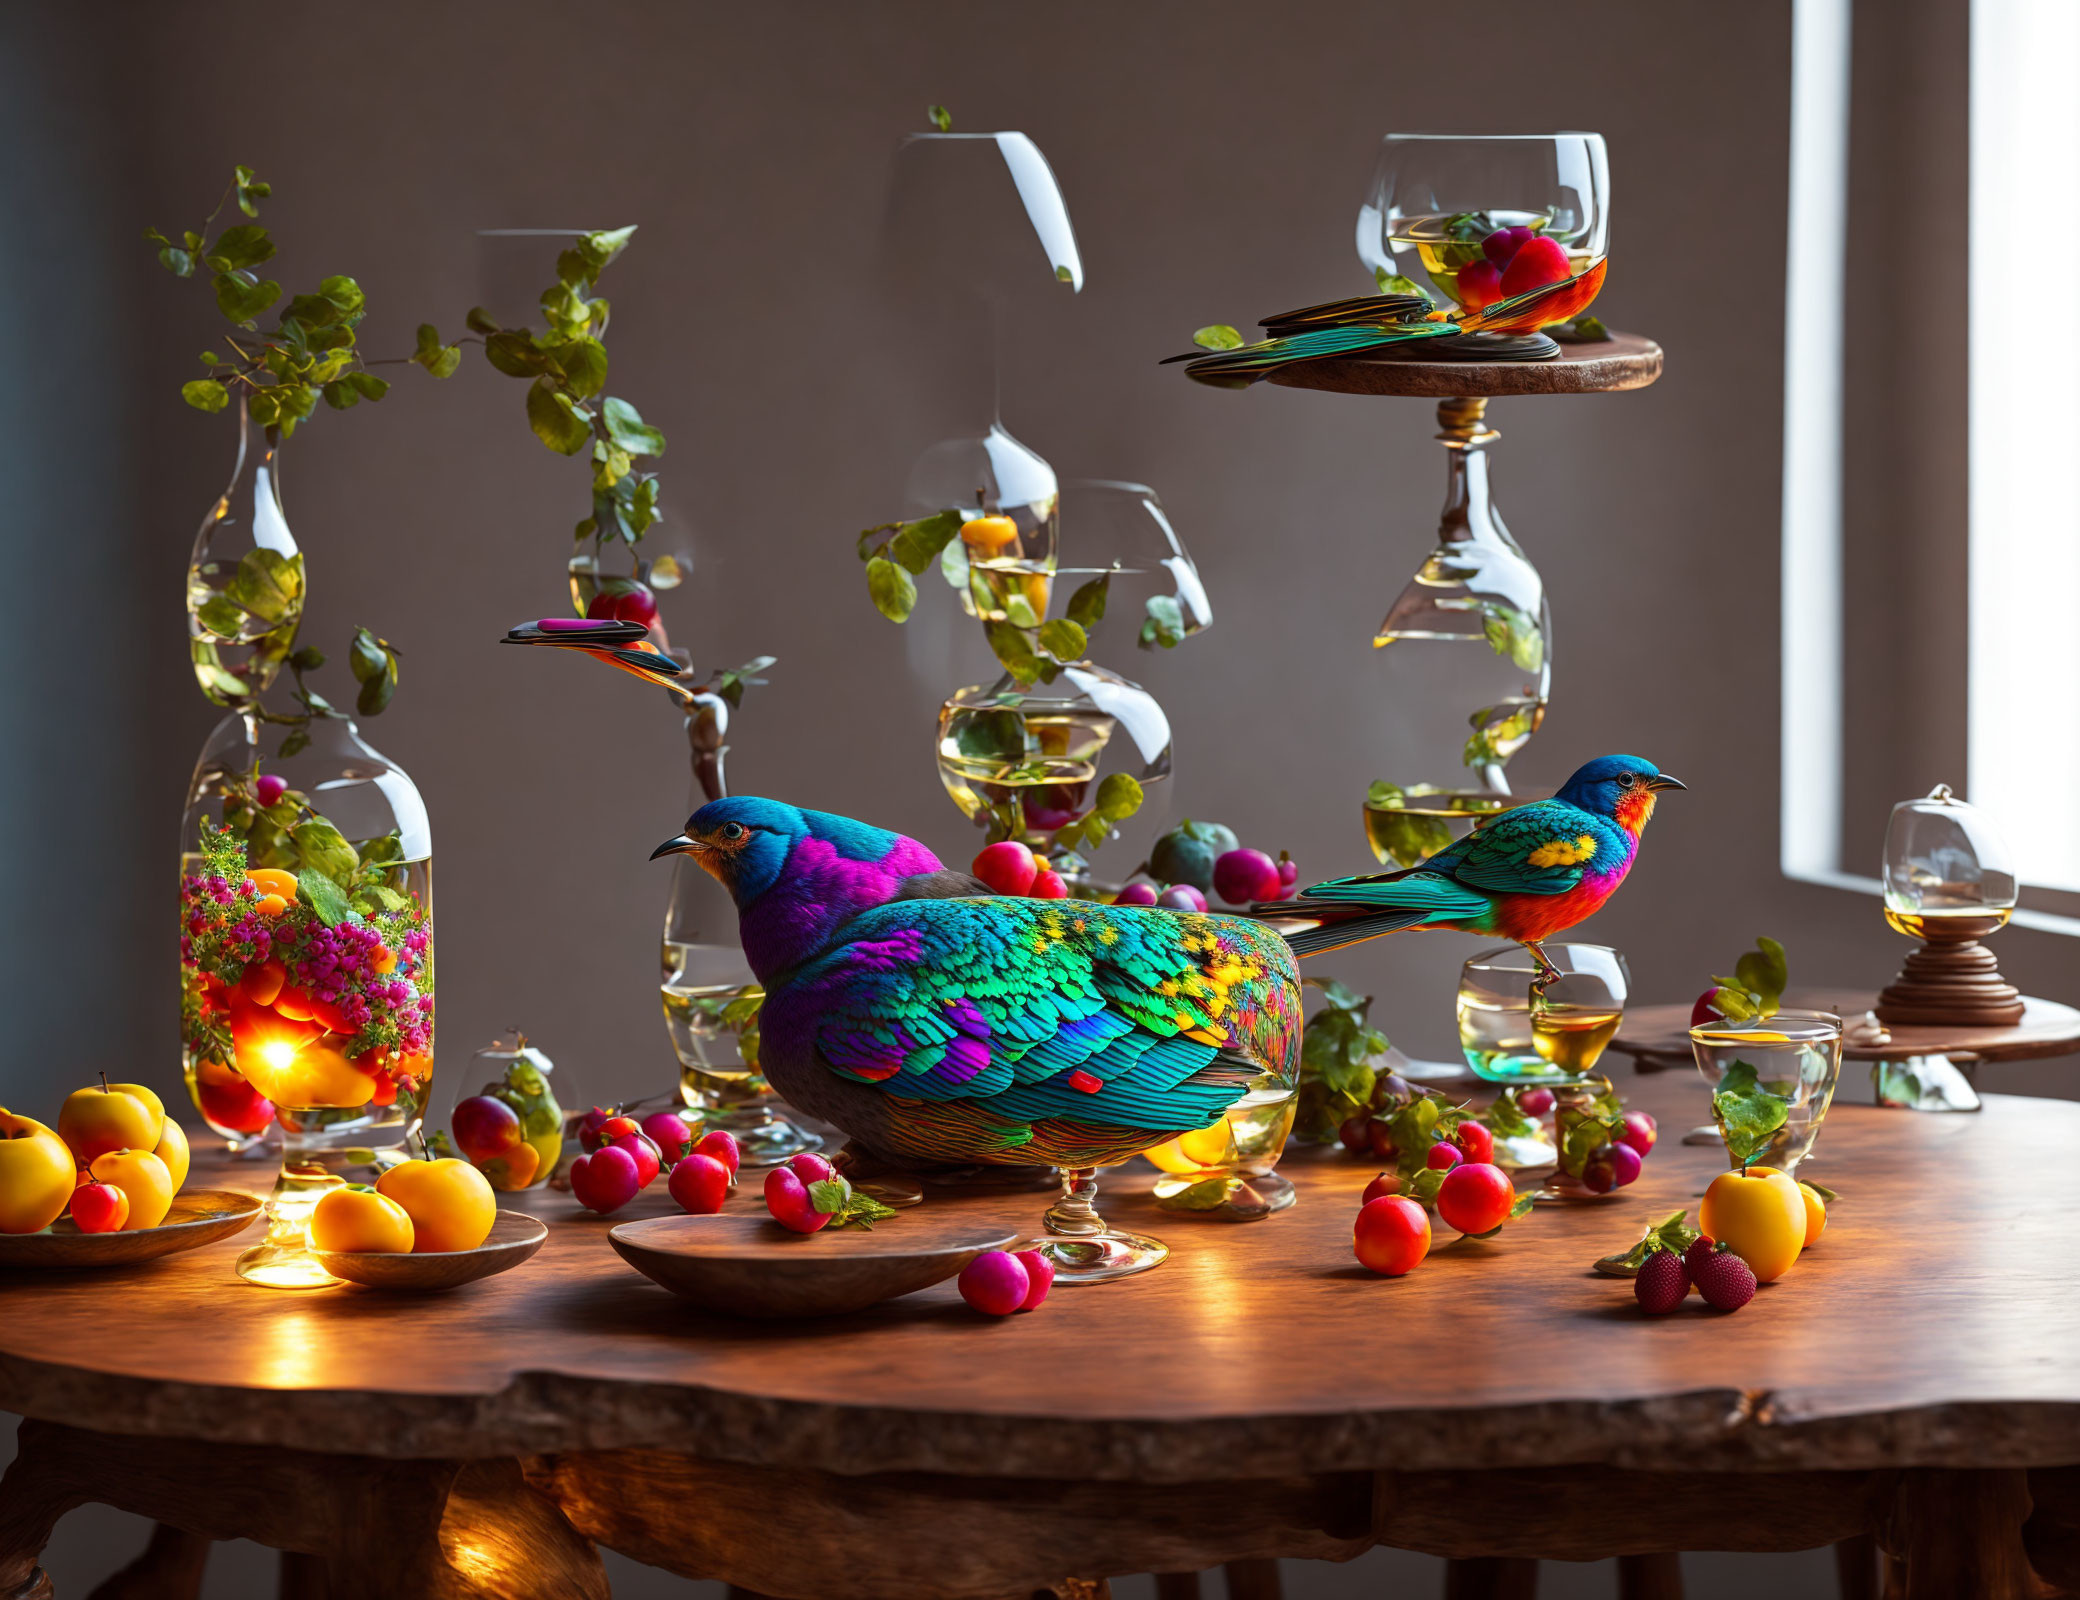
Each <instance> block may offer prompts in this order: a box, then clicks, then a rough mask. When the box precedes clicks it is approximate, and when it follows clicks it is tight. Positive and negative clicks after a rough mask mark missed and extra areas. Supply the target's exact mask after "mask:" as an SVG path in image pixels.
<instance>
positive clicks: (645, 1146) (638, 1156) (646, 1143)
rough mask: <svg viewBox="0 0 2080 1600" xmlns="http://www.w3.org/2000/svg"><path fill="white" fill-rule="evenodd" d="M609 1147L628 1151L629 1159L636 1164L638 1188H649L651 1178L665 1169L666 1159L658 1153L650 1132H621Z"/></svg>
mask: <svg viewBox="0 0 2080 1600" xmlns="http://www.w3.org/2000/svg"><path fill="white" fill-rule="evenodd" d="M607 1148H609V1149H611V1150H626V1151H627V1152H628V1156H629V1159H630V1160H631V1161H633V1162H634V1163H635V1164H636V1187H637V1188H638V1189H647V1188H649V1187H650V1182H651V1180H652V1179H653V1178H655V1177H656V1176H657V1175H658V1174H659V1173H660V1172H662V1171H663V1170H664V1159H663V1157H662V1156H660V1155H659V1154H658V1151H657V1146H656V1145H655V1144H653V1143H652V1142H651V1140H650V1136H649V1135H648V1134H646V1133H643V1132H641V1131H640V1130H638V1131H637V1132H635V1133H624V1134H621V1135H620V1136H619V1137H617V1138H616V1139H615V1140H614V1142H613V1143H612V1144H611V1145H609V1146H608V1147H607Z"/></svg>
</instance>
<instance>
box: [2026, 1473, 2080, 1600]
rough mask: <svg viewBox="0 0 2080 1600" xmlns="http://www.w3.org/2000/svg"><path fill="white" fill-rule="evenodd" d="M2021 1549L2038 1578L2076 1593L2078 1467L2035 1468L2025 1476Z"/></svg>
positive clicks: (2079, 1581) (2079, 1576)
mask: <svg viewBox="0 0 2080 1600" xmlns="http://www.w3.org/2000/svg"><path fill="white" fill-rule="evenodd" d="M2029 1500H2030V1510H2029V1520H2028V1521H2027V1522H2025V1523H2023V1525H2022V1544H2023V1548H2024V1549H2025V1550H2027V1551H2028V1552H2029V1564H2030V1565H2031V1566H2032V1567H2034V1568H2035V1569H2036V1571H2037V1576H2039V1577H2040V1578H2048V1579H2049V1580H2050V1581H2051V1582H2053V1583H2056V1584H2059V1585H2061V1586H2062V1587H2064V1588H2066V1589H2071V1590H2075V1591H2080V1467H2039V1468H2036V1469H2034V1470H2032V1471H2031V1473H2030V1475H2029Z"/></svg>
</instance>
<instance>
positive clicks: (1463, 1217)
mask: <svg viewBox="0 0 2080 1600" xmlns="http://www.w3.org/2000/svg"><path fill="white" fill-rule="evenodd" d="M1516 1203H1517V1186H1516V1185H1515V1184H1513V1183H1511V1182H1510V1181H1509V1174H1508V1173H1506V1172H1504V1171H1503V1170H1502V1169H1501V1168H1500V1167H1497V1166H1491V1165H1489V1164H1488V1163H1487V1162H1485V1161H1469V1162H1467V1163H1466V1165H1464V1166H1461V1167H1454V1168H1453V1169H1452V1170H1451V1171H1450V1172H1447V1173H1446V1174H1445V1175H1444V1182H1443V1183H1441V1184H1440V1185H1438V1189H1437V1214H1438V1216H1439V1217H1440V1218H1442V1219H1443V1221H1444V1224H1445V1226H1446V1227H1448V1228H1456V1229H1458V1231H1459V1232H1461V1233H1474V1234H1478V1233H1493V1232H1494V1231H1495V1230H1496V1229H1497V1228H1499V1227H1501V1226H1502V1225H1503V1224H1504V1223H1505V1222H1507V1221H1509V1213H1510V1208H1511V1207H1512V1206H1514V1205H1515V1204H1516Z"/></svg>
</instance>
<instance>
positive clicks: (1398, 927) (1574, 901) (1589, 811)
mask: <svg viewBox="0 0 2080 1600" xmlns="http://www.w3.org/2000/svg"><path fill="white" fill-rule="evenodd" d="M1684 787H1685V785H1684V784H1682V783H1681V782H1679V781H1677V780H1676V779H1674V778H1671V777H1667V776H1665V775H1663V773H1662V772H1661V771H1660V770H1659V769H1658V768H1657V767H1656V766H1655V765H1654V763H1653V762H1651V761H1645V760H1642V759H1641V758H1640V757H1638V756H1599V757H1598V758H1597V759H1596V760H1594V761H1591V762H1590V763H1589V764H1588V765H1587V766H1584V767H1582V768H1581V769H1580V770H1579V771H1577V772H1576V773H1575V775H1574V776H1573V777H1571V778H1569V779H1568V780H1567V782H1566V783H1565V784H1563V785H1562V786H1561V789H1560V792H1559V793H1558V794H1556V795H1554V796H1553V798H1552V799H1550V800H1535V801H1533V802H1531V803H1530V804H1528V805H1522V806H1517V807H1515V808H1513V809H1511V810H1508V811H1503V812H1500V813H1498V814H1496V815H1495V816H1494V817H1493V818H1491V819H1489V820H1486V821H1483V822H1482V823H1481V824H1479V825H1478V826H1477V827H1476V828H1475V829H1474V831H1473V832H1471V833H1469V834H1468V835H1467V836H1466V837H1465V838H1463V839H1459V840H1456V841H1454V842H1453V843H1452V844H1450V845H1447V846H1446V847H1445V848H1444V849H1442V850H1440V851H1438V852H1437V854H1436V855H1434V856H1432V857H1431V858H1430V859H1429V860H1427V861H1425V862H1423V863H1422V865H1420V866H1415V867H1410V868H1408V869H1406V870H1405V871H1401V872H1381V873H1372V874H1368V875H1366V876H1364V877H1359V878H1334V879H1331V880H1330V881H1329V882H1327V883H1318V884H1316V885H1315V886H1314V887H1313V888H1311V889H1308V890H1305V891H1304V892H1303V893H1302V894H1301V895H1300V896H1299V897H1298V898H1297V899H1293V900H1284V901H1278V902H1276V903H1273V904H1269V905H1260V906H1258V907H1256V911H1257V913H1258V914H1259V915H1260V916H1265V917H1269V918H1272V919H1273V920H1274V922H1275V924H1276V926H1278V927H1279V929H1280V930H1281V931H1282V932H1284V934H1285V936H1286V939H1287V940H1288V942H1290V943H1291V945H1292V947H1293V949H1294V950H1295V951H1296V952H1298V953H1299V954H1300V955H1303V956H1306V955H1314V954H1316V953H1317V952H1319V951H1323V950H1338V949H1341V948H1342V947H1343V946H1345V945H1349V944H1357V943H1358V942H1359V941H1360V940H1364V939H1373V938H1377V937H1378V936H1379V935H1381V934H1384V933H1398V932H1402V931H1404V930H1408V929H1432V928H1452V929H1457V930H1458V931H1459V932H1462V933H1482V934H1489V935H1493V936H1495V937H1499V938H1503V939H1511V940H1514V941H1515V942H1516V943H1518V944H1521V945H1522V946H1524V948H1525V949H1527V950H1529V951H1530V952H1531V953H1532V955H1533V956H1534V957H1535V958H1536V959H1537V961H1538V963H1539V965H1540V967H1541V969H1542V970H1543V971H1544V973H1545V974H1546V977H1547V979H1548V980H1550V979H1551V978H1553V977H1557V976H1558V973H1557V972H1556V971H1555V970H1554V968H1553V965H1552V963H1551V962H1550V961H1548V960H1547V959H1546V954H1545V951H1544V950H1542V949H1541V948H1540V945H1541V944H1542V943H1543V942H1544V941H1545V940H1547V939H1550V938H1552V937H1553V936H1554V935H1555V934H1558V933H1564V932H1566V931H1567V930H1568V929H1569V928H1572V927H1573V926H1574V925H1575V924H1576V923H1578V922H1581V921H1582V920H1584V919H1585V918H1587V917H1589V916H1591V915H1593V914H1594V913H1595V912H1596V911H1597V910H1599V909H1600V908H1601V907H1602V905H1603V903H1604V902H1605V901H1606V900H1608V899H1610V897H1611V895H1612V894H1613V893H1614V892H1616V890H1617V887H1618V885H1619V884H1621V883H1623V882H1624V881H1625V874H1626V873H1628V872H1630V871H1631V870H1632V863H1633V862H1634V861H1635V860H1636V859H1637V858H1638V856H1639V836H1640V830H1641V829H1643V828H1645V827H1646V825H1647V819H1648V818H1649V817H1651V816H1652V815H1653V814H1654V797H1655V796H1656V795H1657V794H1659V793H1660V792H1661V791H1662V790H1664V789H1681V788H1684Z"/></svg>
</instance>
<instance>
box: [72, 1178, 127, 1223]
mask: <svg viewBox="0 0 2080 1600" xmlns="http://www.w3.org/2000/svg"><path fill="white" fill-rule="evenodd" d="M129 1220H130V1197H129V1196H128V1195H127V1194H125V1193H123V1191H122V1190H120V1189H118V1188H117V1187H116V1186H115V1185H114V1184H112V1183H83V1184H81V1185H80V1186H79V1187H78V1188H77V1189H74V1190H73V1191H72V1223H73V1226H74V1227H76V1228H78V1229H79V1231H80V1232H81V1233H116V1232H118V1231H120V1230H121V1228H122V1226H123V1224H124V1223H126V1222H128V1221H129Z"/></svg>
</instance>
